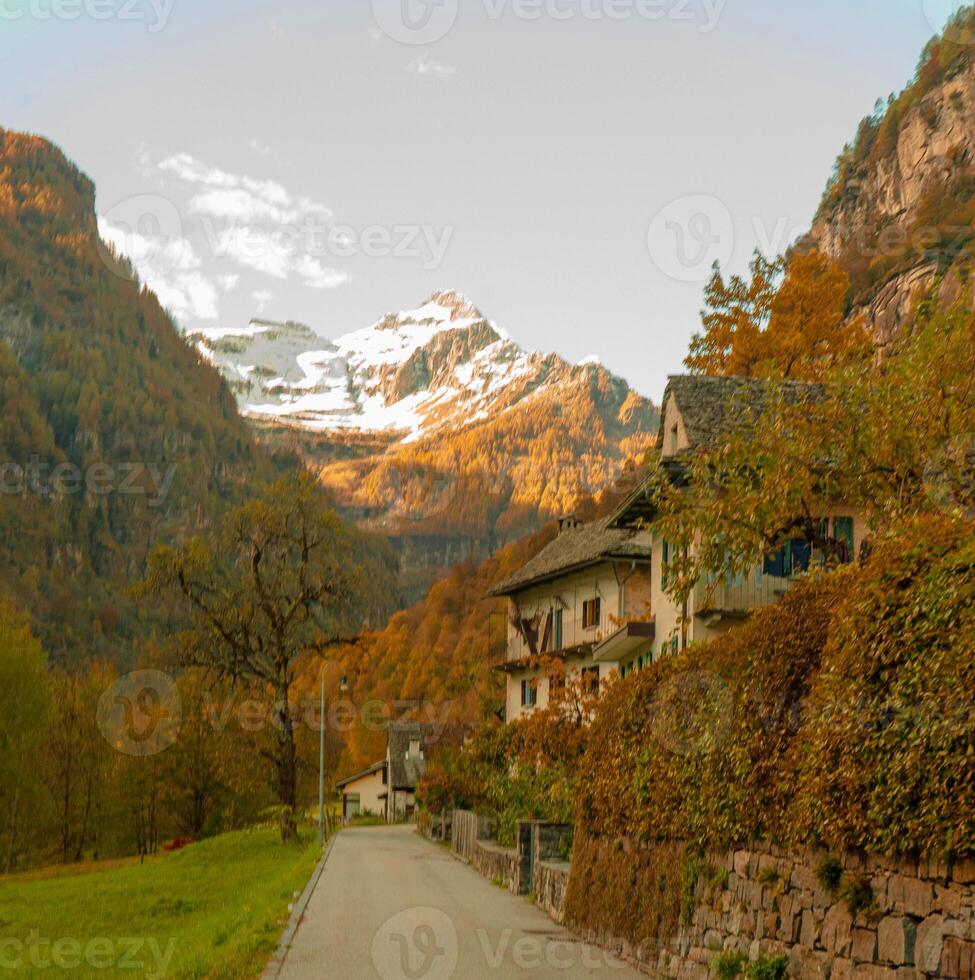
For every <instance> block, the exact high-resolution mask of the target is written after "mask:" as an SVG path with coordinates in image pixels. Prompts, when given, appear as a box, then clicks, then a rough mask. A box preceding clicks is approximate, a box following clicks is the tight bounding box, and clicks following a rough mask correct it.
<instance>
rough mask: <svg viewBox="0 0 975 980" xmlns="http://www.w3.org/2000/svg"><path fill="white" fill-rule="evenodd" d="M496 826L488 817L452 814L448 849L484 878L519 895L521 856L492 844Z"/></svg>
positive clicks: (457, 812)
mask: <svg viewBox="0 0 975 980" xmlns="http://www.w3.org/2000/svg"><path fill="white" fill-rule="evenodd" d="M497 826H498V825H497V821H496V820H494V819H493V818H491V817H483V816H480V815H479V814H476V813H468V812H466V811H464V810H455V811H454V815H453V820H452V825H451V839H450V846H451V849H452V850H453V851H454V853H455V854H459V855H460V856H461V857H462V858H464V860H465V861H468V862H470V864H471V865H472V866H473V867H474V868H476V869H477V871H479V872H480V873H481V874H482V875H484V877H485V878H490V879H491V880H492V881H496V882H498V883H499V884H503V885H504V887H505V888H507V889H508V890H509V891H510V892H512V893H513V894H515V895H518V894H521V888H522V886H521V860H520V856H519V853H518V850H517V849H516V848H513V847H501V846H500V845H498V844H496V843H495V842H494V836H495V834H496V833H497Z"/></svg>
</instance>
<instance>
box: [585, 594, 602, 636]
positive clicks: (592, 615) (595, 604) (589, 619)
mask: <svg viewBox="0 0 975 980" xmlns="http://www.w3.org/2000/svg"><path fill="white" fill-rule="evenodd" d="M600 605H601V601H600V600H599V599H587V600H586V601H585V602H584V603H583V604H582V628H583V629H584V630H594V629H596V628H597V627H598V626H599V623H600V620H601V615H600V613H601V610H600Z"/></svg>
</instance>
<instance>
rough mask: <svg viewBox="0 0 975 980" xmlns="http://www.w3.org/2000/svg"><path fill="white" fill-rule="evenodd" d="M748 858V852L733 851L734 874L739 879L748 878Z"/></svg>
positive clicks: (749, 856)
mask: <svg viewBox="0 0 975 980" xmlns="http://www.w3.org/2000/svg"><path fill="white" fill-rule="evenodd" d="M749 858H751V854H749V853H748V851H735V856H734V867H735V874H736V875H738V877H739V878H747V877H748V861H749Z"/></svg>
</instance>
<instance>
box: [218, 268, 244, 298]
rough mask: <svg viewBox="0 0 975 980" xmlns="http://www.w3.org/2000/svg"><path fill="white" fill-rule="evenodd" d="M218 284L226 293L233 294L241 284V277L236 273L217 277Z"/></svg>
mask: <svg viewBox="0 0 975 980" xmlns="http://www.w3.org/2000/svg"><path fill="white" fill-rule="evenodd" d="M217 282H218V283H219V284H220V288H221V289H222V290H224V291H225V292H228V293H229V292H231V290H234V289H236V288H237V284H238V283H239V282H240V276H238V275H237V273H236V272H231V273H226V274H224V275H222V276H217Z"/></svg>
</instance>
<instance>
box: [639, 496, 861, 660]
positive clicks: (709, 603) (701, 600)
mask: <svg viewBox="0 0 975 980" xmlns="http://www.w3.org/2000/svg"><path fill="white" fill-rule="evenodd" d="M826 516H827V517H829V518H830V519H833V518H836V517H852V518H853V547H854V555H853V557H854V558H855V557H856V556H857V554H858V553H859V550H860V547H861V545H862V544H863V541H864V540H865V538H866V535H867V533H868V529H867V526H866V523H865V522H864V520H863V518H862V516H861V515H859V514H857V513H856V512H854V510H853V509H852V508H850V507H832V508H830V509H829V510H828V512H827V515H826ZM663 545H664V542H663V538H662V537H661V536H660V535H655V536H654V541H653V552H652V554H653V557H652V560H651V567H652V579H653V586H652V595H651V605H652V607H653V611H654V619H655V621H656V637H655V639H654V659H658V658H659V657H660V656H662V655H665V653H669V652H670V649H671V647H670V645H669V644H670V643H671V641H672V638H673V637H674V636H675V635H676V636H677V637H678V645H680V643H681V639H680V637H681V618H682V614H683V610H682V609H681V607H679V606H678V605H677V604H676V603H675V602H674V600H673V599H672V598H671V596H669V595H668V594H667V593H666V592H665V591H664V587H663V580H664V574H665V569H664V561H663ZM794 581H795V579H789V578H778V577H776V576H772V575H767V574H766V573H765V572H764V570H763V566H762V565H756V566H754V567H753V568H751V569H750V570H749V571H748V573H747V574H744V575H741V576H737V577H735V578H734V579H733V580H731V581H730V582H729V581H728V579H727V578H726V577H724V576H717V577H716V578H715V579H714V580H713V581H710V582H705V581H701V582H698V584H697V586H696V587H695V589H694V591H693V592H692V594H691V595H690V597H689V599H688V607H687V615H688V620H689V622H688V629H687V642H688V644H690V643H703V642H706V641H708V640H712V639H715V638H716V637H718V636H721V635H722V634H723V633H725V632H727V631H728V630H729V629H730V628H731V627H732V626H734V625H735V622H736V621H735V620H734V619H718V618H717V617H715V618H710V617H708V616H707V615H705V613H706V611H707V610H708V609H715V610H740V611H748V610H754V609H761V608H764V607H766V606H770V605H773V604H774V603H775V602H777V601H778V600H779V599H780V598H781V597H782V595H783V594H784V593H785V592H786V590H788V589H789V588H790V586H791V585H792V583H793V582H794ZM665 644H667V650H666V651H665V650H664V645H665Z"/></svg>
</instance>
